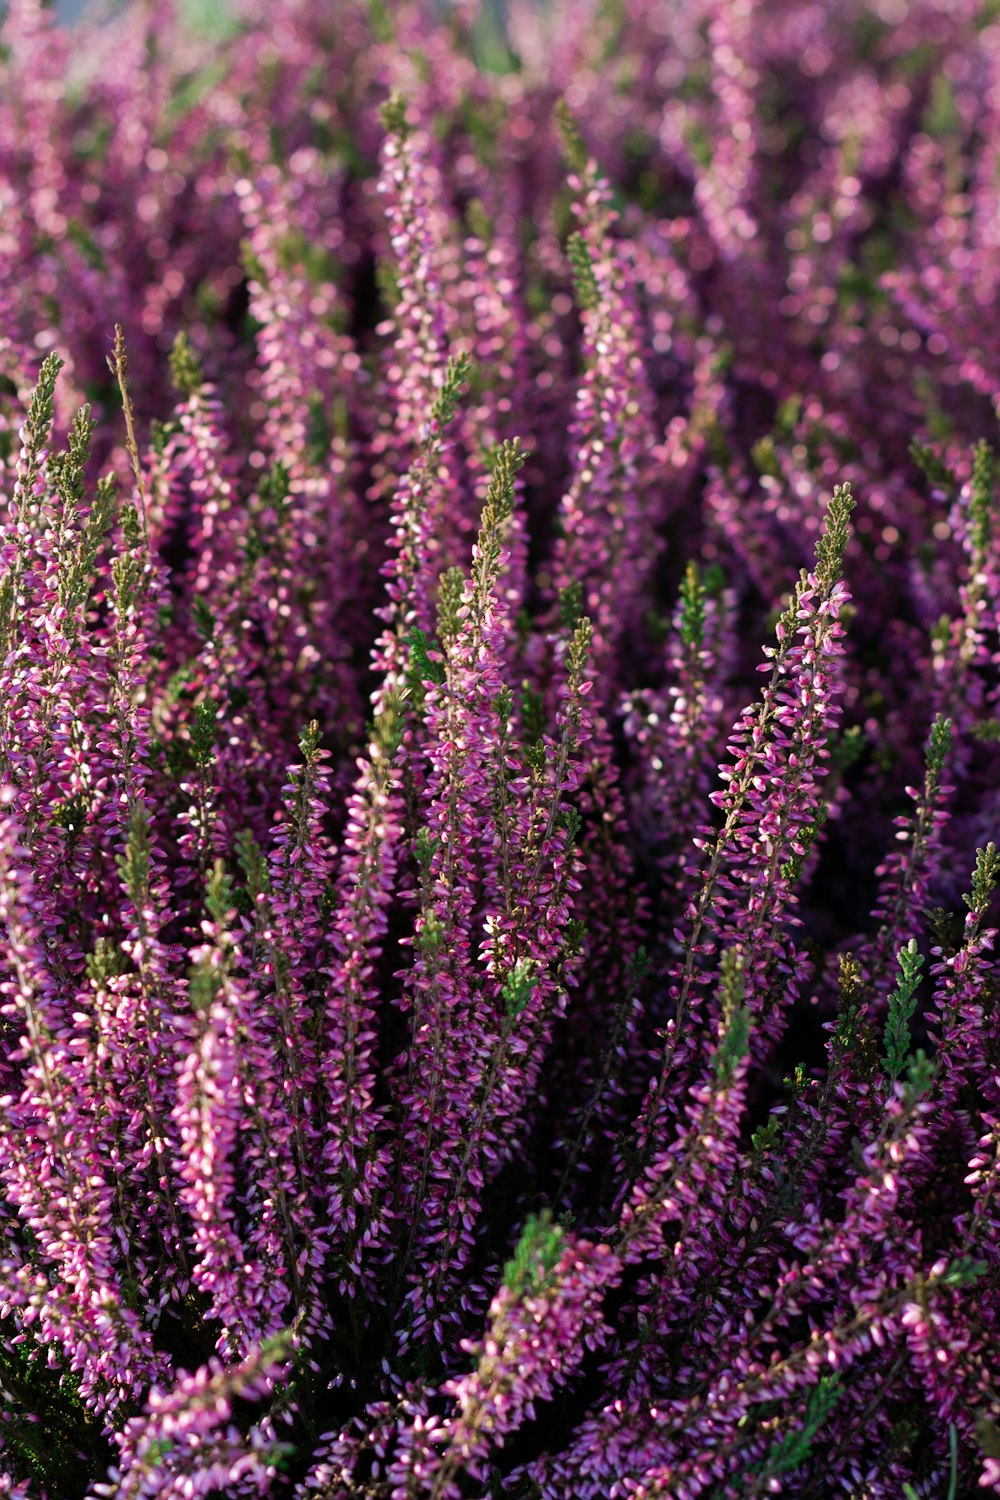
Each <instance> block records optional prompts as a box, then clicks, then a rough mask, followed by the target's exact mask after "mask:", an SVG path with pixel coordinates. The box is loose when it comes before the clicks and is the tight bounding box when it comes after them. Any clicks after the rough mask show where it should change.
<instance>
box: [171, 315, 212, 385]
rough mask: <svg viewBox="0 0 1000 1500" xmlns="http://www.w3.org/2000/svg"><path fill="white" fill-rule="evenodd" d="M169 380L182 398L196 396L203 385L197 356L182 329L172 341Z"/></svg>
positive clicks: (202, 376) (202, 374) (203, 378)
mask: <svg viewBox="0 0 1000 1500" xmlns="http://www.w3.org/2000/svg"><path fill="white" fill-rule="evenodd" d="M170 378H171V380H172V381H173V383H174V389H175V390H176V391H177V393H178V395H180V396H184V397H190V396H196V395H197V394H198V392H199V391H200V390H201V388H202V386H203V385H204V383H205V376H204V373H203V371H202V368H201V364H200V361H199V360H198V356H197V355H196V354H195V352H194V350H193V349H192V348H191V343H190V340H189V339H188V336H187V334H186V333H185V332H184V330H183V329H181V330H180V332H179V333H178V335H177V337H176V338H175V339H174V346H173V348H172V349H171V351H170Z"/></svg>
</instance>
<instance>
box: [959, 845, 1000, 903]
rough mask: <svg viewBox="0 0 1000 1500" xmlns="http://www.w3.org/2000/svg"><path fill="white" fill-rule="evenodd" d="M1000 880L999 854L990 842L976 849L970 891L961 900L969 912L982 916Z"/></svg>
mask: <svg viewBox="0 0 1000 1500" xmlns="http://www.w3.org/2000/svg"><path fill="white" fill-rule="evenodd" d="M998 880H1000V854H998V852H997V846H996V844H994V843H992V842H990V843H989V844H987V845H986V848H985V849H977V850H976V868H975V870H974V871H973V873H972V891H971V893H970V894H968V895H964V896H963V897H962V900H963V901H964V902H965V904H966V906H967V907H968V908H969V910H970V912H975V914H976V915H977V916H982V915H983V914H984V913H985V912H986V910H987V908H988V907H989V904H990V900H991V899H992V896H993V892H994V891H995V890H996V887H997V882H998Z"/></svg>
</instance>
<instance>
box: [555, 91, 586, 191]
mask: <svg viewBox="0 0 1000 1500" xmlns="http://www.w3.org/2000/svg"><path fill="white" fill-rule="evenodd" d="M553 116H554V119H555V122H556V129H557V130H558V131H559V139H560V142H561V143H562V149H563V155H564V156H565V158H566V165H567V166H568V167H569V169H570V171H571V172H573V173H574V174H575V175H576V176H577V177H581V176H582V175H583V173H584V172H585V171H586V170H587V148H586V146H585V145H584V143H583V136H582V135H581V134H580V127H579V125H578V124H577V122H576V119H575V117H574V115H573V111H572V110H571V109H570V107H569V105H568V104H567V103H566V100H565V99H557V100H556V105H555V109H554V110H553Z"/></svg>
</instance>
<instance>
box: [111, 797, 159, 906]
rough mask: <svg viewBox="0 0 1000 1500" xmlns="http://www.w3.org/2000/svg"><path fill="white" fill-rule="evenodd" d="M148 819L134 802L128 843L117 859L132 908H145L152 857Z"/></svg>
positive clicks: (144, 810) (144, 812) (140, 806)
mask: <svg viewBox="0 0 1000 1500" xmlns="http://www.w3.org/2000/svg"><path fill="white" fill-rule="evenodd" d="M152 849H153V845H152V840H151V838H150V831H149V819H148V817H147V815H146V809H145V807H144V806H143V804H142V803H141V802H140V801H138V800H136V801H135V802H133V804H132V808H131V813H130V816H129V829H128V842H127V843H126V845H125V853H124V854H122V855H120V856H119V858H118V869H119V872H120V874H121V877H122V881H123V883H124V885H125V889H126V891H127V892H128V898H129V900H130V901H131V902H132V904H133V906H135V907H136V908H137V909H141V908H142V907H144V906H145V904H146V901H147V899H148V894H149V863H150V858H151V856H152Z"/></svg>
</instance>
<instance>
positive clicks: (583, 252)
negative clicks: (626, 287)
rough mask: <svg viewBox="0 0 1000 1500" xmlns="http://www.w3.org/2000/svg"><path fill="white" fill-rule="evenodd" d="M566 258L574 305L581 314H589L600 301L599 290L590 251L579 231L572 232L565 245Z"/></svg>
mask: <svg viewBox="0 0 1000 1500" xmlns="http://www.w3.org/2000/svg"><path fill="white" fill-rule="evenodd" d="M566 257H567V259H568V260H569V269H570V275H571V276H572V278H573V295H574V297H575V299H576V305H577V307H578V308H579V310H580V311H581V312H582V313H585V312H590V310H591V309H592V308H594V307H596V306H597V304H598V303H599V302H600V300H601V289H600V286H599V285H598V281H597V273H596V272H595V270H594V262H593V260H592V258H591V254H590V249H589V247H588V245H587V241H586V240H585V239H584V237H583V235H582V234H581V233H580V232H579V230H574V231H573V233H572V234H571V235H570V237H569V239H568V241H567V243H566Z"/></svg>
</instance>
